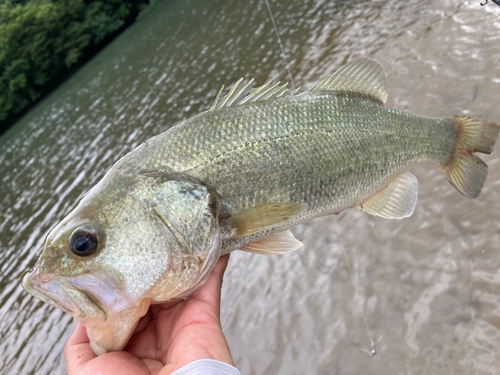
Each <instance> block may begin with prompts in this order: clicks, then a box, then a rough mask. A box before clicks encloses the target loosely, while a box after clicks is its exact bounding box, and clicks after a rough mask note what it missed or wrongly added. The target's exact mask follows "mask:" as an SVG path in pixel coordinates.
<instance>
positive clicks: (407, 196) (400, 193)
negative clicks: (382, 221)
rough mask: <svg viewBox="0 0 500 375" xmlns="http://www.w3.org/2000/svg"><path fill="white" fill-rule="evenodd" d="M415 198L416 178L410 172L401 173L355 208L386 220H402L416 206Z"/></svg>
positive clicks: (416, 191) (416, 193)
mask: <svg viewBox="0 0 500 375" xmlns="http://www.w3.org/2000/svg"><path fill="white" fill-rule="evenodd" d="M417 196H418V181H417V178H416V177H415V176H414V175H412V174H411V173H410V172H403V173H400V174H398V175H397V176H396V177H394V178H393V179H392V180H391V182H389V185H387V186H386V187H385V188H383V189H382V190H381V191H379V192H378V193H377V194H375V195H374V196H372V197H370V198H368V199H367V200H366V201H364V202H363V203H361V204H359V205H358V206H356V208H357V209H358V210H360V211H365V212H367V213H369V214H371V215H375V216H380V217H384V218H386V219H403V218H405V217H408V216H411V214H412V213H413V210H414V208H415V205H416V204H417Z"/></svg>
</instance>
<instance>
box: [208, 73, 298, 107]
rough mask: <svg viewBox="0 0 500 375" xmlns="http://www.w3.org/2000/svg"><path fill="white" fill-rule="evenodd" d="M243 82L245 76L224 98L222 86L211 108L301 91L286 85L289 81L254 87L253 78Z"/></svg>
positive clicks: (252, 101)
mask: <svg viewBox="0 0 500 375" xmlns="http://www.w3.org/2000/svg"><path fill="white" fill-rule="evenodd" d="M242 82H243V78H240V79H239V80H238V81H237V82H236V83H235V84H234V86H233V87H232V88H231V90H230V91H229V93H228V94H227V95H226V96H224V97H223V98H221V95H222V91H224V86H222V88H221V89H220V90H219V92H218V93H217V96H216V97H215V101H214V103H213V104H212V106H211V107H210V109H219V108H224V107H232V106H235V105H240V104H246V103H254V102H259V101H263V100H267V99H272V98H279V97H280V96H286V95H293V94H295V93H297V91H299V89H297V90H295V91H293V90H290V89H287V88H286V86H287V85H288V83H284V84H282V85H280V82H278V83H274V84H273V83H272V82H267V83H265V84H263V85H262V86H259V87H252V82H253V78H252V79H251V80H250V81H248V82H247V83H245V84H242Z"/></svg>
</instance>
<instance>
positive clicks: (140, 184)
mask: <svg viewBox="0 0 500 375" xmlns="http://www.w3.org/2000/svg"><path fill="white" fill-rule="evenodd" d="M105 179H106V178H105ZM101 183H102V181H101ZM101 183H100V184H101ZM100 184H98V185H96V187H94V188H93V189H92V190H91V191H90V192H89V193H88V194H87V195H86V196H85V197H84V198H83V199H82V200H81V201H80V202H79V204H78V205H77V206H76V207H75V209H74V210H73V211H72V212H71V213H70V214H69V215H68V216H67V217H66V218H65V219H63V220H62V221H61V222H60V223H59V224H58V225H57V226H56V227H55V228H53V229H52V230H51V231H50V233H49V234H48V236H47V238H46V240H45V243H44V246H43V250H42V255H41V256H40V258H39V260H38V261H37V263H36V265H35V267H34V268H33V269H32V270H31V271H30V272H28V273H27V274H26V275H25V276H24V277H23V282H22V284H23V287H24V289H25V290H26V291H27V292H28V293H31V294H32V295H34V296H35V297H37V298H39V299H41V300H42V301H44V302H47V303H49V304H51V305H53V306H55V307H58V308H60V309H61V310H63V311H65V312H67V313H69V314H71V315H72V316H73V317H74V318H75V320H77V321H78V322H81V323H82V324H83V325H84V326H85V327H86V329H87V334H88V336H89V339H90V344H91V347H92V349H93V350H94V352H95V353H96V354H97V355H100V354H104V353H106V352H110V351H116V350H122V349H123V348H124V347H125V345H126V344H127V342H128V340H129V339H130V337H131V335H132V333H133V331H134V329H135V327H136V325H137V323H138V321H139V319H140V318H141V317H142V316H144V315H145V314H146V312H147V311H148V308H149V306H150V304H151V303H164V302H168V301H176V300H180V299H183V298H185V297H186V296H187V295H189V294H190V293H192V292H193V291H194V290H195V289H196V288H197V287H199V286H201V285H202V284H203V283H204V281H206V279H207V277H208V275H209V274H210V271H211V270H212V268H213V266H214V265H215V263H216V261H217V259H218V258H219V255H220V247H221V240H220V233H219V228H218V225H217V220H216V214H215V213H214V210H213V208H214V205H213V202H212V200H213V195H212V194H211V193H210V192H209V191H208V189H206V188H205V187H203V186H197V185H196V184H192V183H188V182H181V183H178V182H176V181H164V180H162V179H157V178H147V179H145V178H142V179H139V181H135V180H134V181H133V182H130V181H129V183H128V185H129V186H128V188H126V189H120V188H117V187H116V184H111V185H112V186H109V185H110V184H106V183H103V184H102V185H103V186H99V185H100ZM122 185H123V184H122ZM125 185H127V184H125ZM178 215H186V216H185V217H181V218H179V217H178Z"/></svg>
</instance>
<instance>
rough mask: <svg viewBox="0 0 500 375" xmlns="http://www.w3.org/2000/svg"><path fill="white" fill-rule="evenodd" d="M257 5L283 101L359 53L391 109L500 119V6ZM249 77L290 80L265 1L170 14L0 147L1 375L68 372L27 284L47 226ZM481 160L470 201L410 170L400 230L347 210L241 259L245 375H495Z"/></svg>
mask: <svg viewBox="0 0 500 375" xmlns="http://www.w3.org/2000/svg"><path fill="white" fill-rule="evenodd" d="M270 5H271V8H272V9H273V12H274V16H275V20H276V24H277V27H278V29H279V31H280V36H281V39H282V42H283V48H284V50H285V53H286V55H287V59H288V63H289V66H290V71H291V74H292V76H293V77H294V80H295V85H296V86H302V87H305V88H308V87H311V86H312V85H313V84H315V83H316V82H318V80H320V79H321V78H322V77H324V76H325V75H327V74H329V73H331V72H333V71H334V70H335V69H336V68H338V67H339V66H340V65H342V64H343V63H345V62H346V61H350V60H352V59H354V58H356V57H361V56H370V57H373V58H376V59H377V60H379V61H380V62H381V63H382V65H383V66H384V68H385V70H386V71H387V73H388V76H389V77H388V85H389V101H388V103H387V105H388V106H391V107H395V108H398V109H404V110H408V111H411V112H415V113H419V114H425V115H430V116H434V115H435V116H439V115H445V114H463V115H470V116H473V117H476V118H481V119H486V120H490V121H496V122H497V123H498V122H500V107H499V106H498V94H497V93H498V90H499V89H500V65H499V64H498V62H499V61H500V48H499V46H500V19H499V18H498V17H497V16H496V15H495V14H494V13H493V12H497V13H498V14H500V7H498V6H497V5H495V4H493V3H491V4H489V5H488V6H486V7H480V6H479V1H458V2H457V1H451V0H441V1H421V2H414V1H388V0H382V1H350V2H347V1H337V2H331V1H326V0H316V1H301V2H293V3H292V2H288V1H285V0H280V1H278V0H271V1H270ZM242 76H243V77H247V78H250V77H255V79H256V81H257V83H258V84H262V83H264V82H265V81H267V80H270V79H272V80H275V81H276V80H282V81H286V80H287V71H286V67H285V65H284V62H283V59H282V57H281V52H280V48H279V44H278V41H277V38H276V35H275V34H274V30H273V26H272V23H271V20H270V18H269V15H268V13H267V8H266V5H265V3H264V2H263V1H246V2H237V1H207V0H198V1H180V0H179V1H166V2H163V3H160V4H159V5H158V6H157V7H156V8H154V11H152V12H150V13H149V14H146V15H145V17H144V18H142V19H141V20H140V21H139V22H137V23H136V24H135V25H134V26H132V27H131V28H130V29H129V30H127V31H126V32H125V33H124V34H123V35H121V36H120V37H119V38H118V40H116V41H115V42H113V43H112V44H111V45H110V46H109V47H108V48H106V50H104V51H103V52H102V53H101V54H100V55H99V56H97V57H96V58H95V59H93V60H92V61H91V62H90V63H89V64H87V65H86V66H85V67H84V68H83V69H82V70H81V71H80V72H78V74H77V75H75V76H74V77H73V78H72V79H70V80H69V81H68V82H66V83H65V84H64V85H63V86H62V87H60V88H59V89H58V90H57V91H56V92H54V93H53V94H52V95H51V96H50V97H48V98H47V99H46V100H44V101H43V102H42V103H40V105H38V106H37V107H36V108H35V109H34V110H33V111H31V112H30V113H29V114H28V115H27V116H25V117H24V118H23V119H22V120H21V121H19V122H18V123H17V124H16V125H15V126H14V127H13V128H11V129H10V130H9V131H8V132H7V133H5V134H4V135H2V137H1V138H0V179H1V184H2V185H1V196H0V231H1V235H0V252H1V258H0V259H1V260H0V301H1V302H0V353H2V354H1V357H0V373H1V374H33V373H36V374H48V373H50V374H63V373H65V365H64V359H63V356H62V350H63V347H64V344H65V342H66V340H67V338H68V337H69V335H70V333H71V332H72V330H73V327H74V323H73V321H72V318H71V317H70V316H69V315H66V314H64V313H62V312H60V311H58V310H56V309H54V308H52V307H49V306H48V305H46V304H43V303H42V302H40V301H38V300H36V299H34V298H32V297H31V296H29V295H27V294H26V293H24V292H23V290H22V288H21V286H20V278H21V275H22V273H23V272H24V271H25V270H26V269H27V268H29V267H30V266H32V265H33V264H34V262H35V260H36V258H37V257H38V253H39V251H40V248H41V246H42V243H43V240H44V237H45V235H46V233H47V232H48V231H49V229H50V228H51V227H52V226H53V225H55V224H56V223H57V222H58V221H59V220H60V219H61V218H62V217H63V216H65V214H66V213H67V212H68V211H69V210H70V209H71V207H72V206H73V204H74V203H75V202H76V200H77V199H78V197H79V196H80V195H81V194H83V193H84V192H85V191H86V190H88V189H89V188H90V187H91V186H92V185H94V184H95V183H96V182H97V181H98V180H99V178H100V177H102V176H103V174H104V172H105V171H106V170H107V168H109V167H110V166H111V165H112V164H113V163H114V162H115V161H116V160H117V159H118V158H120V157H121V156H123V155H124V154H125V153H126V152H128V151H130V150H132V149H133V148H134V147H136V146H137V145H139V144H140V143H142V142H144V141H145V140H147V139H148V138H150V137H151V136H153V135H156V134H158V133H160V132H162V131H164V130H166V129H168V128H170V127H171V126H173V125H174V124H176V123H177V122H179V121H181V120H183V119H186V118H189V117H191V116H193V115H194V114H197V113H199V112H200V111H202V110H204V109H207V108H208V107H209V106H210V105H211V103H212V100H213V99H214V97H215V94H216V92H217V90H218V89H219V88H220V86H221V85H222V84H225V85H226V86H227V85H228V84H231V83H233V82H235V81H236V80H237V79H238V78H240V77H242ZM498 148H500V147H498ZM484 160H485V161H486V162H487V163H488V165H489V167H490V176H489V179H488V181H487V183H486V186H485V189H484V191H483V194H482V195H481V197H480V198H478V199H477V200H472V201H471V200H467V199H465V198H464V197H462V196H461V195H460V194H459V193H457V192H456V191H455V190H454V189H453V188H452V187H451V186H450V185H449V184H448V182H447V181H446V180H445V178H444V177H443V176H441V175H440V173H439V172H437V171H435V170H432V169H431V168H424V167H421V168H420V167H419V168H414V169H413V170H412V172H414V174H415V175H416V176H417V178H418V179H419V181H420V192H419V202H418V204H417V207H416V209H415V213H414V215H413V216H412V217H411V218H409V219H406V220H401V221H389V220H384V219H379V218H375V217H372V216H369V215H366V214H363V213H358V212H355V211H353V210H349V211H346V212H344V213H342V214H340V215H339V216H338V217H337V216H336V217H325V218H321V219H317V220H315V221H313V222H311V223H308V224H306V225H302V226H300V227H297V228H296V229H294V233H295V235H296V236H297V238H298V239H300V240H301V241H303V242H304V244H305V246H304V248H302V249H301V250H299V251H297V252H295V253H291V254H287V255H283V256H280V257H275V258H267V257H263V256H258V255H252V254H247V253H243V252H236V253H234V254H233V255H232V257H231V260H230V265H229V269H228V271H227V274H226V278H225V285H224V288H223V298H222V305H223V306H222V325H223V328H224V331H225V333H226V335H227V339H228V341H229V344H230V346H231V349H232V353H233V356H234V358H235V361H236V365H237V366H238V368H239V369H240V370H241V372H242V373H243V374H305V373H308V374H315V373H318V374H361V373H369V374H411V375H416V374H432V373H445V374H498V371H499V370H498V366H499V363H500V353H499V351H498V347H499V345H500V292H499V291H500V271H499V269H500V257H499V256H498V250H499V243H500V203H499V202H500V151H499V150H496V152H494V153H493V154H492V155H490V156H485V157H484ZM335 223H336V224H335ZM335 225H336V226H337V228H338V231H339V233H340V237H341V240H340V241H339V238H338V237H337V231H336V227H335ZM341 244H343V246H342V245H341ZM343 248H344V249H345V252H346V254H347V259H348V261H349V263H350V265H351V268H352V275H353V282H351V278H350V276H349V271H348V267H347V262H346V257H345V256H344V249H343ZM363 315H364V316H366V321H367V326H368V329H367V328H366V326H365V323H364V321H363ZM370 335H371V336H372V339H373V341H374V342H376V343H375V349H376V351H377V356H376V357H372V356H370V354H368V352H369V351H370V350H371V347H370V337H369V336H370Z"/></svg>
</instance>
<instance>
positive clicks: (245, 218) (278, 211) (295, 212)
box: [225, 203, 307, 239]
mask: <svg viewBox="0 0 500 375" xmlns="http://www.w3.org/2000/svg"><path fill="white" fill-rule="evenodd" d="M306 211H307V204H305V203H266V204H261V205H258V206H255V207H250V208H247V209H244V210H242V211H240V212H237V213H236V214H234V215H232V216H231V217H229V218H228V219H226V222H225V224H227V225H229V226H231V227H232V228H233V232H234V234H233V238H235V239H237V238H241V237H245V236H249V235H251V234H254V233H258V232H262V231H264V230H268V229H272V228H276V227H279V226H281V225H284V224H285V223H287V222H289V221H291V220H293V219H295V218H296V217H298V216H300V215H302V214H303V213H305V212H306Z"/></svg>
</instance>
